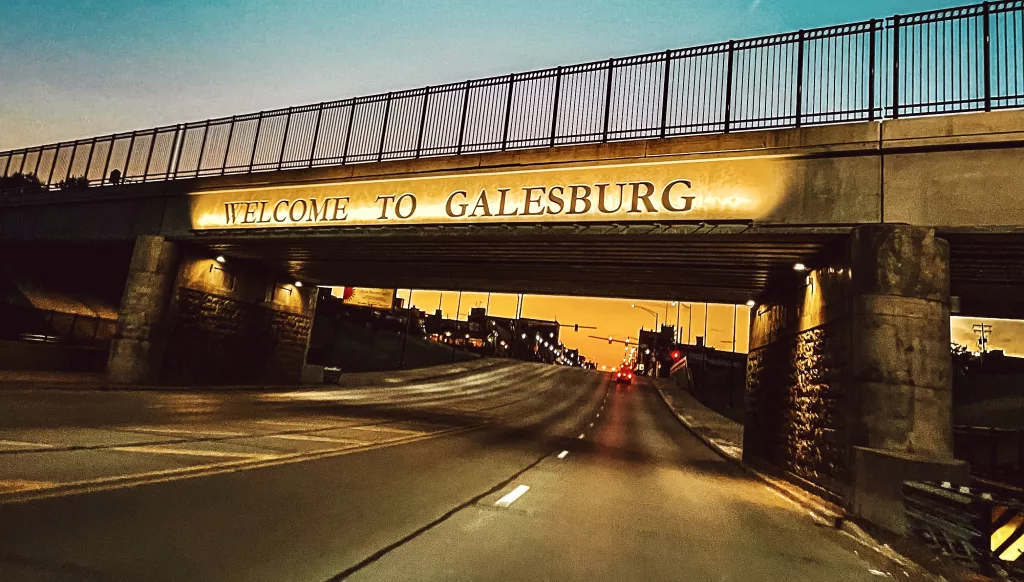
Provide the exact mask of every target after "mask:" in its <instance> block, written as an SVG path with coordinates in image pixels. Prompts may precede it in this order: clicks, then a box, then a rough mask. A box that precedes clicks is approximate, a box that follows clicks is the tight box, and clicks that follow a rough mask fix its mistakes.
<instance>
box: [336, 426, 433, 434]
mask: <svg viewBox="0 0 1024 582" xmlns="http://www.w3.org/2000/svg"><path fill="white" fill-rule="evenodd" d="M343 428H345V429H347V430H368V431H370V432H404V433H408V434H426V431H422V430H411V429H408V428H395V427H393V426H387V425H381V426H376V425H362V426H346V427H343Z"/></svg>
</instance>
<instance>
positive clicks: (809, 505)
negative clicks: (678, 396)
mask: <svg viewBox="0 0 1024 582" xmlns="http://www.w3.org/2000/svg"><path fill="white" fill-rule="evenodd" d="M652 384H653V386H654V389H655V390H657V392H658V396H659V397H661V400H662V402H664V403H665V406H666V407H668V409H669V411H670V412H671V413H672V416H675V417H676V420H678V421H679V423H680V424H682V425H683V428H685V429H686V430H687V431H689V432H690V433H691V434H693V435H694V436H695V437H697V438H698V439H700V440H701V442H703V443H704V444H705V445H706V446H707V447H708V448H710V449H711V450H712V451H714V452H715V453H717V454H718V456H720V457H722V458H723V459H725V460H727V461H729V462H731V463H733V464H734V465H736V466H738V467H740V468H741V469H743V471H744V472H745V473H747V474H749V475H751V476H753V477H756V478H757V479H758V480H759V481H761V482H762V483H764V484H765V485H767V486H769V487H771V488H772V489H773V490H774V491H776V492H778V493H780V494H782V495H783V496H785V497H786V498H787V499H789V500H791V501H793V502H795V503H797V504H798V505H800V506H801V507H803V508H805V509H807V510H808V511H810V512H812V517H814V518H815V521H818V522H819V523H822V524H824V525H828V526H830V527H833V528H835V529H841V528H842V524H843V522H844V521H845V520H846V514H845V513H844V512H841V511H836V510H834V509H831V508H829V507H828V503H827V502H826V501H825V500H823V499H822V500H816V501H818V502H814V501H811V500H808V499H806V498H805V497H804V494H805V495H806V496H812V494H810V493H807V492H804V491H803V490H802V489H801V492H802V493H803V494H797V493H796V492H795V491H793V488H795V486H791V487H786V486H783V485H781V484H780V483H779V480H778V479H776V478H774V477H771V476H769V475H767V474H765V473H762V472H761V471H758V470H757V469H755V468H753V467H751V466H750V465H748V464H746V463H744V462H743V461H742V459H738V458H736V457H735V456H734V455H732V454H730V452H729V451H727V450H726V449H725V448H723V447H722V446H721V445H720V444H718V443H717V442H715V441H714V440H713V439H711V438H710V437H709V436H707V435H706V434H704V433H703V432H701V431H700V430H698V429H697V428H696V427H694V426H693V425H692V424H691V423H690V421H689V420H687V419H686V417H684V416H683V415H681V414H679V412H678V411H676V409H675V408H673V407H672V404H671V402H669V400H668V396H666V395H665V392H664V391H663V390H662V389H661V387H660V386H658V385H657V383H652Z"/></svg>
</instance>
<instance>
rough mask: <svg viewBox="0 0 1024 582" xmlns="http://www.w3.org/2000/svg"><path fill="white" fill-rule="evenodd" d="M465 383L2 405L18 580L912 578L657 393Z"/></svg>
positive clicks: (10, 545) (73, 397)
mask: <svg viewBox="0 0 1024 582" xmlns="http://www.w3.org/2000/svg"><path fill="white" fill-rule="evenodd" d="M443 372H444V374H443V375H442V376H439V377H438V378H436V379H432V378H421V379H418V380H412V381H409V382H403V376H404V375H406V374H407V373H402V372H396V373H385V374H381V375H378V377H376V378H374V379H372V383H369V384H367V385H364V386H349V387H343V388H329V387H325V388H322V389H313V390H302V389H296V390H288V391H266V392H255V393H254V392H224V391H220V392H211V391H189V392H185V393H182V392H161V391H109V392H74V391H57V390H50V391H48V390H36V391H31V392H28V391H5V392H3V393H0V401H2V404H3V407H4V409H5V411H9V414H5V416H4V417H3V419H2V421H0V422H2V426H0V446H2V447H3V449H2V452H0V458H2V459H3V463H2V469H0V472H2V474H0V483H3V485H4V490H3V492H2V493H0V516H2V521H3V524H4V527H3V528H2V530H0V545H2V547H3V551H2V552H0V575H2V577H3V578H4V579H5V580H50V579H54V580H56V579H60V580H66V579H74V580H126V579H132V580H134V579H146V580H186V579H188V580H200V579H217V580H299V579H302V580H329V579H330V580H335V579H353V580H361V579H367V580H381V579H386V580H450V579H452V578H457V579H467V580H468V579H472V580H488V579H495V578H505V577H508V576H509V575H510V574H511V573H513V572H515V573H516V575H515V577H517V578H519V577H533V578H539V579H563V580H590V579H648V580H654V579H665V580H669V579H678V578H679V576H680V573H682V572H686V573H687V577H688V578H689V579H725V580H731V579H736V580H739V579H751V578H762V577H769V578H775V577H780V578H781V577H785V578H788V579H793V580H821V579H829V580H872V579H876V574H872V573H871V571H872V570H875V571H876V572H890V573H894V574H899V575H900V576H901V577H902V578H903V579H910V578H907V577H906V576H904V575H903V574H902V570H900V566H899V565H897V564H893V563H891V562H889V561H888V560H887V559H885V558H883V557H882V555H881V554H878V553H877V552H875V551H874V550H872V549H871V548H869V547H867V546H863V545H860V544H859V543H858V542H856V541H854V540H853V539H852V538H848V537H846V536H845V535H844V534H842V533H841V532H839V531H838V530H833V529H830V528H826V527H822V526H820V525H817V524H816V522H815V521H813V520H812V519H811V517H810V516H808V515H807V513H806V511H805V510H804V509H802V508H800V507H799V506H797V505H795V504H793V503H792V502H790V501H788V500H786V499H785V498H783V497H781V496H779V495H778V494H777V493H775V492H773V491H772V490H770V489H768V488H767V487H765V486H764V485H763V484H762V483H761V482H759V481H756V480H753V479H751V478H750V477H749V476H747V475H746V474H745V473H744V472H742V471H741V470H740V469H739V468H738V467H736V466H734V465H732V464H730V463H729V462H727V461H725V460H724V459H722V458H720V457H718V456H716V455H715V454H714V453H713V452H712V451H711V450H710V449H708V448H706V447H705V446H704V445H703V443H701V442H700V441H699V440H698V439H696V438H695V437H693V436H692V435H691V434H689V433H688V432H687V431H686V430H685V429H684V428H683V427H682V426H681V425H680V424H679V423H678V421H677V420H676V419H675V418H674V417H673V416H672V415H671V414H670V413H669V411H668V409H667V407H666V406H665V403H664V402H663V401H662V400H661V399H660V398H659V397H658V396H657V395H656V393H655V392H654V390H653V388H652V387H651V385H649V384H646V383H643V384H636V385H631V386H628V387H626V386H618V387H616V386H615V385H614V384H613V383H612V382H611V381H610V379H609V378H608V377H607V375H606V374H602V373H599V372H587V371H582V370H572V369H567V368H562V367H553V366H545V365H540V364H509V363H507V362H498V363H493V362H484V363H481V364H477V365H470V366H469V368H468V369H467V368H462V369H459V367H458V366H456V367H452V366H449V367H447V368H446V369H444V370H443ZM388 380H390V382H389V381H388ZM60 411H66V412H69V413H68V414H63V415H61V416H60V418H61V419H62V420H61V422H60V424H59V426H56V425H55V424H56V423H55V422H54V420H55V418H57V417H56V416H55V413H59V412H60ZM71 411H76V412H71ZM115 419H116V420H115ZM100 459H102V460H100ZM522 486H526V487H528V489H527V490H526V491H525V492H522V493H520V494H518V495H515V496H514V497H515V498H514V499H513V500H512V501H508V496H509V494H511V493H512V492H513V491H516V490H521V489H522ZM18 487H20V489H18ZM502 499H505V501H502V502H501V503H499V501H501V500H502ZM915 575H916V574H915Z"/></svg>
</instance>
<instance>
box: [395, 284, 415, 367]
mask: <svg viewBox="0 0 1024 582" xmlns="http://www.w3.org/2000/svg"><path fill="white" fill-rule="evenodd" d="M409 295H410V296H411V295H412V293H410V294H409ZM411 319H412V307H409V308H407V309H406V310H405V332H404V333H403V334H402V355H401V356H399V357H398V369H399V370H401V369H402V366H404V365H405V342H406V341H407V340H408V339H409V321H410V320H411Z"/></svg>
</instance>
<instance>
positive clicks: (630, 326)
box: [398, 289, 750, 366]
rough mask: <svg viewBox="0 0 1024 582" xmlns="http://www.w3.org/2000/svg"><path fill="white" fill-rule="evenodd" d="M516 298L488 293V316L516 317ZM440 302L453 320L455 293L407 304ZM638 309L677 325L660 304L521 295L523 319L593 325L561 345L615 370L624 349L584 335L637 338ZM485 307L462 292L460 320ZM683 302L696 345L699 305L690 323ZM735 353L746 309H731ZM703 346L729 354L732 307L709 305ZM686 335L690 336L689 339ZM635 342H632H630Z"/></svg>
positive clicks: (642, 315) (648, 319)
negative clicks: (705, 338) (640, 306)
mask: <svg viewBox="0 0 1024 582" xmlns="http://www.w3.org/2000/svg"><path fill="white" fill-rule="evenodd" d="M398 297H399V298H401V299H403V300H408V297H409V290H408V289H400V290H399V291H398ZM517 297H518V296H517V295H511V294H498V293H492V294H491V301H490V309H489V313H490V314H491V315H495V316H498V317H515V314H516V301H517ZM439 302H440V306H441V311H442V312H443V314H444V316H445V317H446V318H451V317H454V315H455V309H456V306H458V305H459V293H458V292H455V291H445V292H444V293H441V292H438V291H420V290H416V291H413V292H412V304H413V305H414V306H415V307H417V308H419V309H422V310H423V311H426V312H427V313H433V312H434V311H435V310H436V309H437V308H438V304H439ZM634 303H635V304H637V305H642V306H643V307H646V308H648V309H650V310H652V311H655V312H657V313H658V318H659V323H664V322H665V317H666V314H667V315H668V318H669V321H668V324H669V325H672V326H675V324H676V307H673V306H672V305H671V304H670V302H665V301H634V300H630V299H606V298H601V297H566V296H560V295H526V296H525V298H524V300H523V317H530V318H535V319H548V320H557V321H558V322H560V323H564V324H568V325H572V324H576V323H578V324H580V325H581V326H584V325H588V326H597V329H596V330H595V329H580V331H579V332H576V331H573V329H572V328H562V332H561V339H562V343H564V344H565V345H567V346H568V347H569V348H574V349H575V348H579V350H580V353H581V354H583V355H584V356H586V357H587V359H588V360H592V361H596V362H597V363H598V364H599V365H606V366H614V365H616V364H618V363H619V362H621V361H622V355H623V347H624V346H623V345H622V344H618V343H613V344H611V345H609V344H608V341H607V340H603V339H601V340H599V339H593V338H589V337H587V336H590V335H597V336H601V337H602V338H607V337H608V336H613V337H615V338H616V339H624V338H625V337H626V336H630V337H631V338H636V335H637V331H639V330H640V327H641V326H643V327H644V328H645V329H652V328H654V316H653V315H651V314H650V313H648V312H646V311H644V310H642V309H633V308H632V307H630V305H632V304H634ZM486 305H487V293H463V294H462V304H461V307H459V319H466V316H467V315H469V310H470V309H471V308H473V307H485V306H486ZM688 305H690V304H688V303H685V302H684V303H682V304H680V305H679V306H678V307H679V327H680V329H681V330H682V333H683V340H684V341H686V340H687V339H689V340H690V341H691V343H692V342H694V341H696V337H697V336H702V335H704V313H705V311H704V304H703V303H693V304H692V305H693V319H692V322H691V320H690V319H689V318H688V317H687V306H688ZM736 312H737V318H736V320H737V325H736V351H739V352H745V351H747V340H748V334H749V324H748V322H749V312H750V308H748V307H747V306H746V305H740V306H738V307H737V309H736ZM708 313H709V317H708V320H707V321H708V331H707V337H708V345H709V346H713V347H715V348H717V349H720V350H726V351H729V350H732V349H733V347H732V346H733V343H732V339H733V326H732V322H733V306H732V305H719V304H715V303H712V304H710V305H709V306H708ZM688 334H689V337H688ZM634 341H635V339H634Z"/></svg>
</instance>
